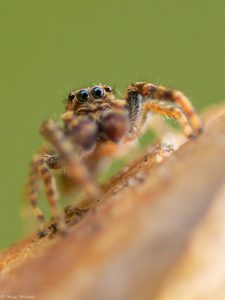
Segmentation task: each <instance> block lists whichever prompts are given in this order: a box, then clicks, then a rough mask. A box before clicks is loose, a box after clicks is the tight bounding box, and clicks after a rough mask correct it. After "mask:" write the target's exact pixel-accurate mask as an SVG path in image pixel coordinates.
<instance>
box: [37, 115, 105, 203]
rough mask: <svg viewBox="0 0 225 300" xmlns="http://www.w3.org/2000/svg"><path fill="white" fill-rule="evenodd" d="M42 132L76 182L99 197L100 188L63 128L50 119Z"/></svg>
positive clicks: (95, 196)
mask: <svg viewBox="0 0 225 300" xmlns="http://www.w3.org/2000/svg"><path fill="white" fill-rule="evenodd" d="M41 134H42V135H43V136H44V137H45V138H46V139H47V140H48V141H49V142H50V143H51V144H52V145H53V146H54V147H55V149H56V150H57V151H58V153H59V154H60V156H61V157H62V160H63V161H64V163H65V167H66V168H67V170H68V174H69V176H70V177H71V178H72V179H73V180H74V181H75V182H79V183H80V184H81V185H82V186H83V188H84V190H85V191H86V192H87V193H88V194H89V195H90V196H91V197H92V198H94V199H95V198H97V197H99V195H100V190H99V188H98V186H97V185H96V184H95V183H94V181H93V180H92V178H91V176H90V174H89V172H88V170H87V168H86V166H85V165H84V164H83V163H82V161H81V160H80V159H79V157H78V155H77V151H76V148H75V146H74V144H73V143H72V141H71V140H70V139H69V138H68V137H67V136H66V135H65V134H64V131H63V129H62V128H61V127H60V126H59V125H58V124H57V123H55V122H54V121H53V120H48V121H45V122H44V123H43V124H42V126H41Z"/></svg>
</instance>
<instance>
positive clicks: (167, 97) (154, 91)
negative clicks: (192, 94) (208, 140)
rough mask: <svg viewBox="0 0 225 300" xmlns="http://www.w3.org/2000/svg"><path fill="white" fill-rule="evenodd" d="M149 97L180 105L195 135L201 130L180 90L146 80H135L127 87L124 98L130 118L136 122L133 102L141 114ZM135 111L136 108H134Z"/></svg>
mask: <svg viewBox="0 0 225 300" xmlns="http://www.w3.org/2000/svg"><path fill="white" fill-rule="evenodd" d="M151 99H154V100H163V101H171V102H174V103H176V104H177V105H179V106H180V108H181V109H182V111H183V112H184V113H185V115H186V117H187V119H188V121H189V122H190V124H191V126H192V128H193V131H194V133H195V135H197V134H199V133H200V132H201V131H202V123H201V120H200V118H199V116H198V115H197V113H196V112H195V110H194V108H193V106H192V104H191V102H190V100H189V99H188V97H186V96H185V95H184V94H183V93H182V92H180V91H177V90H172V89H168V88H166V87H163V86H157V85H154V84H151V83H146V82H137V83H134V84H131V85H130V86H129V87H128V90H127V94H126V100H127V102H128V107H129V110H130V116H131V119H133V120H134V125H135V122H136V123H137V120H138V115H137V113H136V115H135V109H134V108H133V106H134V103H135V106H136V107H137V108H138V111H139V112H138V114H139V115H140V114H143V109H144V107H143V103H144V102H147V101H149V100H151ZM136 111H137V109H136Z"/></svg>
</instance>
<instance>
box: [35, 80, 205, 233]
mask: <svg viewBox="0 0 225 300" xmlns="http://www.w3.org/2000/svg"><path fill="white" fill-rule="evenodd" d="M167 102H168V103H167ZM174 104H175V105H174ZM149 112H151V113H159V114H161V115H164V116H168V117H171V118H174V119H176V120H177V121H178V122H179V123H180V125H181V127H182V128H183V131H184V133H185V135H186V136H187V137H193V136H196V135H198V134H199V133H200V132H201V130H202V125H201V121H200V118H199V116H198V115H197V114H196V112H195V110H194V108H193V106H192V104H191V102H190V101H189V99H188V98H187V97H186V96H185V95H184V94H183V93H181V92H180V91H177V90H172V89H168V88H165V87H162V86H156V85H154V84H151V83H146V82H137V83H134V84H131V85H130V86H129V87H128V90H127V92H126V94H125V97H124V99H123V100H119V99H117V98H116V97H115V95H114V94H113V91H112V89H111V88H110V87H109V86H108V85H99V86H93V87H88V88H86V89H81V90H78V91H74V92H71V93H69V95H68V97H67V100H66V112H65V113H64V114H63V115H62V120H63V124H64V125H63V127H61V126H60V125H58V124H57V123H56V122H55V121H53V120H47V121H45V122H44V123H43V124H42V125H41V128H40V132H41V134H42V135H43V136H44V137H45V138H46V140H47V141H48V142H49V143H50V145H51V146H50V147H49V148H48V150H47V151H46V150H43V151H41V152H40V153H39V154H36V155H35V156H34V157H33V159H32V162H31V169H30V177H29V178H30V180H29V198H30V202H31V205H32V207H33V209H34V211H35V214H36V216H37V218H38V220H39V227H40V230H41V232H42V231H43V230H45V219H44V215H43V213H42V211H41V209H40V208H39V205H38V192H39V180H42V181H43V184H44V187H45V191H46V197H47V200H48V202H49V205H50V208H51V212H52V215H53V217H54V218H55V220H56V222H57V224H58V227H59V230H60V231H61V232H62V233H64V232H66V226H65V223H64V216H63V213H62V212H61V211H60V209H59V207H58V193H57V188H56V183H55V178H54V176H53V174H52V171H51V170H52V169H62V168H64V169H66V171H67V175H68V178H70V179H72V180H73V182H74V184H75V183H78V184H79V185H80V186H81V187H82V188H83V190H84V191H86V193H87V194H88V195H89V196H90V197H91V198H93V201H95V200H96V199H98V197H99V195H100V189H99V187H98V186H97V184H96V183H95V181H94V179H93V178H92V176H91V172H90V169H89V168H88V166H87V164H85V159H84V158H85V157H88V156H89V157H90V156H91V157H92V160H96V161H97V160H99V159H101V153H103V152H104V154H105V155H110V153H109V152H110V151H111V150H110V151H108V150H107V149H108V148H107V147H109V144H111V145H112V144H114V145H115V147H114V149H117V148H120V147H122V146H123V145H125V144H128V143H129V141H132V140H135V139H137V137H138V136H140V134H141V133H142V131H143V130H142V128H143V125H144V123H145V122H146V120H147V118H146V115H147V113H149ZM99 149H101V151H100V150H99ZM102 149H105V150H102Z"/></svg>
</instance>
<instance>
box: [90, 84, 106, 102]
mask: <svg viewBox="0 0 225 300" xmlns="http://www.w3.org/2000/svg"><path fill="white" fill-rule="evenodd" d="M91 95H92V97H93V98H95V99H100V98H102V97H103V96H104V91H103V89H102V88H100V87H99V86H95V87H94V88H93V89H92V90H91Z"/></svg>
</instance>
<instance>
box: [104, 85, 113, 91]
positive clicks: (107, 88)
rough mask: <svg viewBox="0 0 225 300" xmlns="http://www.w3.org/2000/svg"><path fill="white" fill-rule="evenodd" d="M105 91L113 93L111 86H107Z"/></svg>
mask: <svg viewBox="0 0 225 300" xmlns="http://www.w3.org/2000/svg"><path fill="white" fill-rule="evenodd" d="M105 91H106V92H107V93H110V92H112V89H111V87H110V86H108V85H106V86H105Z"/></svg>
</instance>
